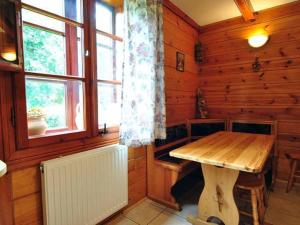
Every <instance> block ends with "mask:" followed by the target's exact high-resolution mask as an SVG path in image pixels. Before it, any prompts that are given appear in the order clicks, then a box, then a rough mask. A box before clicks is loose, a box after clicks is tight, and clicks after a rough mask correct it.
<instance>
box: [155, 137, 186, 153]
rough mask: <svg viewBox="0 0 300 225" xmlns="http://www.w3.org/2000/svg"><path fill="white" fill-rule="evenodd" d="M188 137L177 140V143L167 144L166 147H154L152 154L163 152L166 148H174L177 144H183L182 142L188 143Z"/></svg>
mask: <svg viewBox="0 0 300 225" xmlns="http://www.w3.org/2000/svg"><path fill="white" fill-rule="evenodd" d="M189 139H190V138H189V137H186V138H182V139H179V140H177V141H173V142H171V143H169V144H166V145H162V146H159V147H155V148H154V152H158V151H161V150H164V149H167V148H170V147H172V146H175V145H178V144H181V143H184V142H187V141H189Z"/></svg>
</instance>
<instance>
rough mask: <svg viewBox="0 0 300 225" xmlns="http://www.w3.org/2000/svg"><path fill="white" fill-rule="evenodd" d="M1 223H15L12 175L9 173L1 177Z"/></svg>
mask: <svg viewBox="0 0 300 225" xmlns="http://www.w3.org/2000/svg"><path fill="white" fill-rule="evenodd" d="M0 193H4V194H1V198H0V209H1V210H0V224H2V225H13V224H14V221H13V204H12V203H13V202H12V185H11V175H10V174H7V175H4V176H3V177H1V178H0Z"/></svg>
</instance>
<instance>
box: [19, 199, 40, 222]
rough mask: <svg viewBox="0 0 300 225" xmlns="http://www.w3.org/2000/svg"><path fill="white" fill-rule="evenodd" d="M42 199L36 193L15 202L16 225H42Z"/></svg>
mask: <svg viewBox="0 0 300 225" xmlns="http://www.w3.org/2000/svg"><path fill="white" fill-rule="evenodd" d="M42 218H43V216H42V199H41V194H40V193H36V194H32V195H29V196H26V197H24V198H20V199H17V200H16V201H14V219H15V225H42V224H43V219H42Z"/></svg>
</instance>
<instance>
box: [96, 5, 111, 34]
mask: <svg viewBox="0 0 300 225" xmlns="http://www.w3.org/2000/svg"><path fill="white" fill-rule="evenodd" d="M96 28H97V30H101V31H104V32H106V33H110V34H112V33H113V8H112V7H110V6H108V5H106V4H104V3H101V4H100V3H97V4H96Z"/></svg>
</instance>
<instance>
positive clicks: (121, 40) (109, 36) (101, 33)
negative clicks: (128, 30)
mask: <svg viewBox="0 0 300 225" xmlns="http://www.w3.org/2000/svg"><path fill="white" fill-rule="evenodd" d="M96 33H97V34H100V35H103V36H105V37H108V38H111V39H113V40H114V41H120V42H123V38H121V37H118V36H116V35H113V34H109V33H107V32H104V31H101V30H96Z"/></svg>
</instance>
